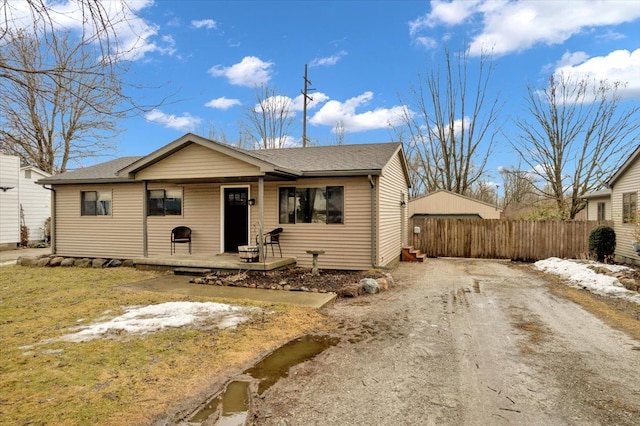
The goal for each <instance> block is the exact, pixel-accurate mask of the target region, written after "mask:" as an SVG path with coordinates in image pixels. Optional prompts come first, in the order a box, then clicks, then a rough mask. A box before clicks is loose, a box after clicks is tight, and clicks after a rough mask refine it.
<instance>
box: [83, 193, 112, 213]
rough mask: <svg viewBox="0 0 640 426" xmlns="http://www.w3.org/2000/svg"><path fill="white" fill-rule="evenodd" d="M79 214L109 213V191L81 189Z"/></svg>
mask: <svg viewBox="0 0 640 426" xmlns="http://www.w3.org/2000/svg"><path fill="white" fill-rule="evenodd" d="M80 215H81V216H109V215H111V191H82V192H81V193H80Z"/></svg>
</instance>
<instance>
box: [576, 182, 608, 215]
mask: <svg viewBox="0 0 640 426" xmlns="http://www.w3.org/2000/svg"><path fill="white" fill-rule="evenodd" d="M582 198H583V199H584V200H586V201H587V220H611V189H608V188H605V189H601V190H599V191H594V192H590V193H588V194H585V195H583V196H582Z"/></svg>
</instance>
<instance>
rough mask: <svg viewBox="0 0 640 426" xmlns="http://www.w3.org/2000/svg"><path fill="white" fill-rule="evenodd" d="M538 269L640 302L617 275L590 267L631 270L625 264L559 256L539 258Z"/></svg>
mask: <svg viewBox="0 0 640 426" xmlns="http://www.w3.org/2000/svg"><path fill="white" fill-rule="evenodd" d="M534 266H535V267H536V269H539V270H541V271H544V272H548V273H551V274H555V275H558V276H560V277H562V278H564V279H566V280H568V281H569V282H570V283H572V284H575V285H578V286H580V287H583V288H586V289H587V290H589V291H592V292H594V293H596V294H601V295H607V296H614V297H620V298H623V299H627V300H630V301H632V302H635V303H638V304H640V295H639V294H638V293H636V292H633V291H630V290H627V289H626V288H624V286H623V285H622V284H620V281H618V279H617V278H616V277H612V276H610V275H604V274H599V273H597V272H595V271H594V270H593V269H591V268H590V267H594V266H596V267H598V268H603V269H608V270H609V271H611V272H621V271H624V270H630V268H627V267H625V266H619V265H607V264H604V263H599V262H578V261H575V260H563V259H558V258H557V257H550V258H548V259H544V260H539V261H537V262H536V263H534Z"/></svg>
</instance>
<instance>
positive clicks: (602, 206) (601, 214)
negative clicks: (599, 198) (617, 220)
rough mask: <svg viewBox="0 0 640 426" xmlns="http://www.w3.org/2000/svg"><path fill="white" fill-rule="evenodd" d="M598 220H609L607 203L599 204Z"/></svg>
mask: <svg viewBox="0 0 640 426" xmlns="http://www.w3.org/2000/svg"><path fill="white" fill-rule="evenodd" d="M598 220H607V218H606V211H605V203H598Z"/></svg>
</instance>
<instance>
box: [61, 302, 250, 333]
mask: <svg viewBox="0 0 640 426" xmlns="http://www.w3.org/2000/svg"><path fill="white" fill-rule="evenodd" d="M124 309H125V310H126V311H127V312H126V313H125V314H123V315H120V316H119V317H116V318H112V319H109V320H105V321H102V322H95V323H93V324H91V325H88V326H86V327H79V328H78V329H79V330H80V331H77V332H75V333H72V334H67V335H64V336H62V337H61V339H62V340H66V341H70V342H86V341H88V340H94V339H98V338H100V337H105V336H106V335H107V334H109V333H116V334H117V333H121V332H126V333H149V332H153V331H158V330H162V329H163V328H168V327H183V326H187V325H191V324H196V323H202V322H205V321H206V322H207V324H213V325H214V326H215V327H218V328H230V327H235V326H236V325H238V324H240V323H241V322H244V321H246V320H247V319H249V315H250V313H251V312H253V311H255V310H258V308H245V307H242V306H234V305H228V304H223V303H213V302H167V303H161V304H158V305H148V306H128V307H125V308H124Z"/></svg>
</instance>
